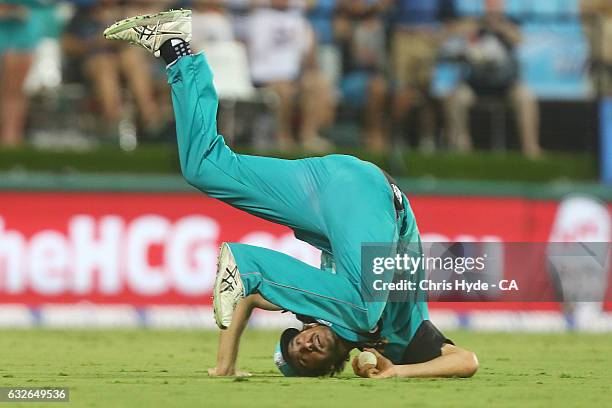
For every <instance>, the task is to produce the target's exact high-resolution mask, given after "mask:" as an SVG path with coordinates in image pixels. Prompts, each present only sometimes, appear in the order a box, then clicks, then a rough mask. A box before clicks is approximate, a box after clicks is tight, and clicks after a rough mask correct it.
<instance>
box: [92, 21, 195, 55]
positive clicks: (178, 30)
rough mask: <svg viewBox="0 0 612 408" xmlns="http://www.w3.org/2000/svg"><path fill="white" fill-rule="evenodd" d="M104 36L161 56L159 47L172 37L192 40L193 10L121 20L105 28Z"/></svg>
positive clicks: (187, 40) (186, 40)
mask: <svg viewBox="0 0 612 408" xmlns="http://www.w3.org/2000/svg"><path fill="white" fill-rule="evenodd" d="M104 37H105V38H107V39H109V40H121V41H127V42H129V43H131V44H135V45H140V46H141V47H143V48H145V49H147V50H148V51H149V52H151V53H153V54H154V55H155V56H156V57H159V56H160V52H159V49H160V47H161V46H162V44H163V43H165V42H166V41H168V40H170V39H172V38H180V39H181V40H183V41H185V42H189V41H191V10H172V11H165V12H163V13H157V14H145V15H142V16H136V17H131V18H128V19H125V20H121V21H118V22H116V23H115V24H113V25H112V26H110V27H108V28H107V29H106V30H104Z"/></svg>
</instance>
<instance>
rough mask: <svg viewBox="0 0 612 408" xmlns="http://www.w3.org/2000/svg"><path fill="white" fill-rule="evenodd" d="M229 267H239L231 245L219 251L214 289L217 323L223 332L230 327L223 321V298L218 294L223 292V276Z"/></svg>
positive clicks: (222, 246)
mask: <svg viewBox="0 0 612 408" xmlns="http://www.w3.org/2000/svg"><path fill="white" fill-rule="evenodd" d="M221 265H223V266H224V268H221ZM228 266H229V267H230V268H231V269H233V268H235V267H237V265H236V260H235V259H234V255H233V254H232V250H231V249H230V247H229V245H227V244H223V245H221V249H220V250H219V258H218V260H217V276H216V277H215V285H214V287H213V310H214V315H215V323H216V324H217V327H219V328H220V329H221V330H225V329H227V328H228V327H229V326H225V325H224V324H223V321H222V319H221V313H220V310H221V300H220V297H221V296H217V294H218V293H219V291H220V290H221V284H222V281H223V279H222V276H223V273H224V272H225V268H226V267H228Z"/></svg>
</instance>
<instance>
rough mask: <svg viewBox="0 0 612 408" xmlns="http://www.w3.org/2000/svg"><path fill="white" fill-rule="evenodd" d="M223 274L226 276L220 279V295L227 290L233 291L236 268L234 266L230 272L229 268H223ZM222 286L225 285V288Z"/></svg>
mask: <svg viewBox="0 0 612 408" xmlns="http://www.w3.org/2000/svg"><path fill="white" fill-rule="evenodd" d="M225 272H226V273H227V274H226V275H225V276H224V277H223V278H221V293H224V292H227V291H228V290H234V285H235V284H236V273H237V272H238V267H237V266H235V267H234V269H233V270H230V269H229V268H225ZM230 279H231V281H230ZM223 284H225V287H223Z"/></svg>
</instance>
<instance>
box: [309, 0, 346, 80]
mask: <svg viewBox="0 0 612 408" xmlns="http://www.w3.org/2000/svg"><path fill="white" fill-rule="evenodd" d="M337 6H338V1H337V0H306V15H307V17H308V21H310V24H312V27H313V29H314V31H315V34H316V36H317V43H318V50H319V52H318V55H317V56H318V58H319V65H320V67H321V70H322V71H323V74H324V75H325V77H326V78H327V80H328V81H330V82H331V83H332V84H333V85H334V86H335V85H337V83H338V80H339V78H340V70H341V64H342V57H341V55H340V51H339V49H338V46H337V45H336V35H335V33H334V20H335V18H336V10H337Z"/></svg>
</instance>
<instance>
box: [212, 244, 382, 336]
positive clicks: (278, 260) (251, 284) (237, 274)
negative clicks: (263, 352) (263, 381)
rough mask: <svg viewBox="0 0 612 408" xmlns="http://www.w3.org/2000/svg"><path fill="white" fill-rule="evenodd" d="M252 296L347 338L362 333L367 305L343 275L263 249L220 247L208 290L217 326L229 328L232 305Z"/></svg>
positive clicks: (364, 329) (365, 329)
mask: <svg viewBox="0 0 612 408" xmlns="http://www.w3.org/2000/svg"><path fill="white" fill-rule="evenodd" d="M255 293H259V294H260V295H261V296H262V297H263V298H264V299H266V300H267V301H269V302H271V303H272V304H274V305H276V306H278V307H280V308H282V309H284V310H289V311H291V312H293V313H296V314H298V315H304V316H308V317H313V318H316V319H320V320H324V321H326V322H328V323H330V324H331V325H332V328H333V329H334V330H335V331H337V332H338V333H339V334H342V335H343V337H345V338H347V339H348V340H353V341H356V340H358V339H359V333H365V332H367V330H368V329H367V327H366V324H365V322H367V321H368V314H369V308H370V304H369V303H367V302H364V300H363V298H362V296H361V290H360V287H359V286H358V285H357V286H356V285H355V284H354V283H353V282H351V281H350V280H349V279H347V277H346V276H345V275H342V274H338V273H336V274H334V273H332V272H330V271H329V270H322V269H318V268H315V267H312V266H310V265H307V264H305V263H303V262H301V261H299V260H297V259H295V258H292V257H290V256H288V255H285V254H282V253H279V252H275V251H272V250H269V249H265V248H260V247H255V246H250V245H244V244H224V245H223V246H222V248H221V253H220V256H219V272H218V274H217V280H216V282H215V288H214V306H215V319H216V320H217V324H218V325H219V326H220V327H222V328H223V327H229V325H230V324H231V320H232V312H233V310H234V307H235V305H236V304H237V302H238V301H239V300H240V299H241V298H242V297H245V296H249V295H252V294H255Z"/></svg>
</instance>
